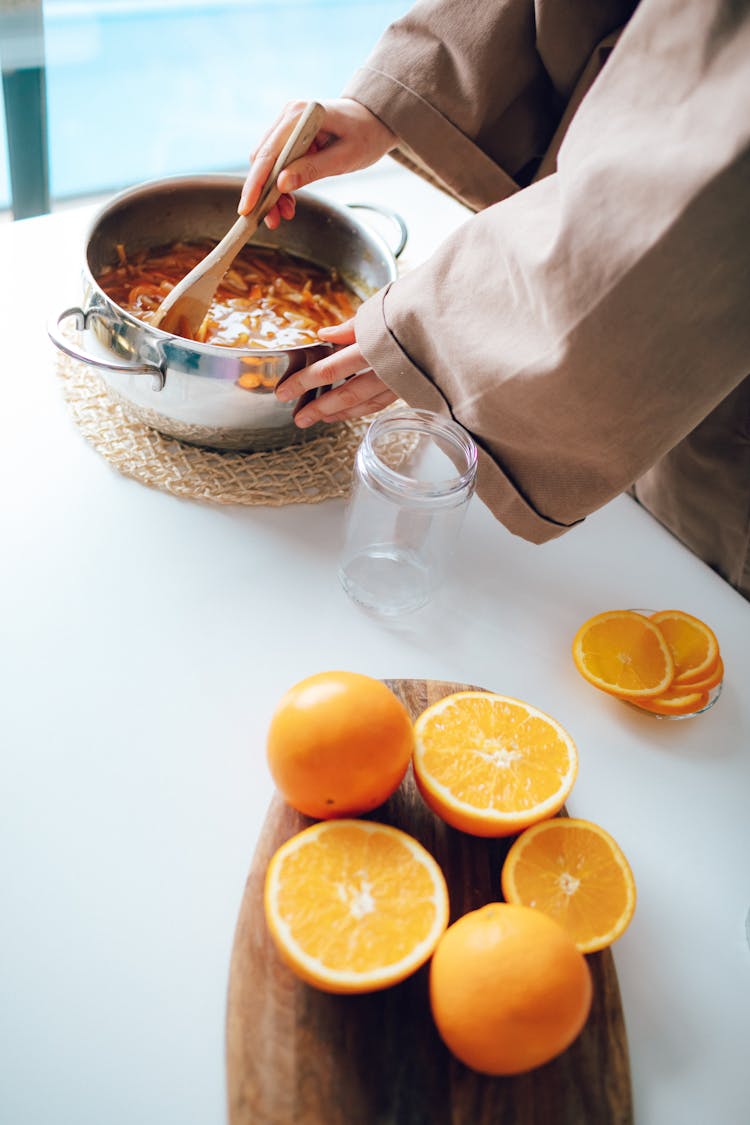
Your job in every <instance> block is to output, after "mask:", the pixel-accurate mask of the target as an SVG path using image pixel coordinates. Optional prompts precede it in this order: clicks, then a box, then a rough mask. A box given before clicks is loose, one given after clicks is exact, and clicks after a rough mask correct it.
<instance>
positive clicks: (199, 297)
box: [150, 102, 325, 336]
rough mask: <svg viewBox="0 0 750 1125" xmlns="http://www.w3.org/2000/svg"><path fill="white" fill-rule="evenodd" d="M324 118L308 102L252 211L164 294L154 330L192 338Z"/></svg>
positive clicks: (320, 108) (318, 108) (153, 320)
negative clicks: (282, 175) (283, 179)
mask: <svg viewBox="0 0 750 1125" xmlns="http://www.w3.org/2000/svg"><path fill="white" fill-rule="evenodd" d="M324 117H325V110H324V108H323V106H322V105H320V104H319V103H318V102H310V103H309V105H307V106H306V107H305V110H304V112H303V114H302V116H301V117H300V119H299V121H298V122H297V124H296V125H295V127H294V129H293V130H292V131H291V133H290V135H289V137H288V138H287V140H286V142H285V144H284V147H283V148H282V150H281V152H280V153H279V155H278V156H277V158H276V162H275V164H274V166H273V168H272V169H271V173H270V175H269V176H268V179H267V180H266V182H265V184H264V185H263V188H262V189H261V193H260V197H259V198H258V202H257V203H256V204H255V206H254V207H253V209H252V211H250V213H249V214H247V215H240V216H239V218H238V219H237V221H236V222H235V223H234V225H233V226H232V227H230V229H229V230H228V231H227V233H226V234H225V235H224V237H223V238H222V240H221V242H219V244H218V245H217V246H215V247H214V248H213V250H211V252H210V253H209V254H207V255H206V257H205V258H203V259H202V260H201V261H200V262H198V264H197V265H196V266H194V267H193V269H191V271H190V273H188V274H186V276H185V277H183V279H182V280H181V281H179V282H178V283H177V285H175V287H174V289H172V290H171V292H169V293H168V294H167V296H166V297H165V298H164V300H163V301H162V302H161V304H160V305H159V307H158V309H157V310H156V312H155V313H154V314H153V315H152V317H151V320H150V323H151V324H152V325H153V326H154V327H158V328H162V329H163V330H164V331H165V332H174V331H176V329H177V328H178V327H180V326H181V327H182V328H183V330H184V329H187V330H189V332H190V334H191V335H192V336H195V334H196V332H197V331H198V329H199V328H200V326H201V323H202V321H203V318H204V316H205V315H206V312H207V311H208V307H209V305H210V304H211V301H212V299H213V295H214V293H215V292H216V288H217V286H218V284H219V282H220V281H221V279H222V277H223V276H224V274H225V273H226V272H227V270H228V269H229V267H230V266H231V264H232V262H233V261H234V259H235V258H236V257H237V255H238V254H239V252H240V250H241V249H242V247H243V246H244V245H245V243H246V242H247V241H248V240H249V239H250V238H251V237H252V236H253V234H255V231H256V230H257V229H258V227H259V226H260V224H261V222H262V221H263V219H264V218H265V216H266V215H267V214H268V212H269V211H270V210H271V208H272V207H273V205H274V204H275V203H276V201H277V200H278V198H279V196H280V194H281V193H280V192H279V189H278V187H277V186H276V181H277V179H278V178H279V175H280V173H281V172H282V171H283V169H284V168H286V166H287V164H291V163H292V161H293V160H296V159H297V158H298V157H300V156H303V155H304V154H305V153H306V152H307V150H308V149H309V147H310V145H311V144H312V142H313V140H314V139H315V136H316V134H317V132H318V130H319V129H320V127H321V124H322V122H323V119H324Z"/></svg>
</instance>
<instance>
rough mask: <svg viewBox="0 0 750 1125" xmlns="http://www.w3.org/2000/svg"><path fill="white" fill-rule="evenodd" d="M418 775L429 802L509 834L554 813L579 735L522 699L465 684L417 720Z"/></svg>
mask: <svg viewBox="0 0 750 1125" xmlns="http://www.w3.org/2000/svg"><path fill="white" fill-rule="evenodd" d="M414 734H415V748H414V757H413V761H412V764H413V767H414V776H415V779H416V782H417V786H418V787H419V791H420V792H421V794H422V796H423V797H424V799H425V801H426V803H427V804H428V805H429V806H430V808H431V809H432V810H433V811H434V812H436V813H437V814H438V816H441V817H442V818H443V820H445V821H447V823H448V824H451V825H452V826H453V827H454V828H458V829H460V830H461V831H463V832H468V833H471V834H472V835H475V836H510V835H513V834H514V833H515V832H520V831H521V829H522V828H526V827H527V825H529V824H535V823H536V822H537V821H538V820H541V819H542V818H543V817H547V816H554V814H555V813H556V812H558V811H559V810H560V809H561V808H562V806H563V803H564V802H565V800H566V798H567V796H568V794H569V793H570V791H571V789H572V788H573V783H574V781H575V778H576V773H577V771H578V752H577V750H576V746H575V743H574V742H573V739H572V738H571V737H570V735H569V734H568V733H567V731H565V730H564V729H563V728H562V727H561V726H560V724H559V723H558V722H556V720H555V719H552V718H550V716H549V715H545V714H544V712H542V711H539V710H537V708H536V707H532V706H530V705H529V704H528V703H524V702H522V701H521V700H519V699H511V698H509V697H508V696H505V695H496V694H493V693H492V692H482V691H464V692H457V693H455V694H453V695H449V696H446V697H445V698H444V699H441V700H439V701H438V702H437V703H433V704H432V706H430V707H428V708H427V709H426V710H425V711H423V712H422V714H421V715H420V716H419V717H418V718H417V720H416V722H415V724H414Z"/></svg>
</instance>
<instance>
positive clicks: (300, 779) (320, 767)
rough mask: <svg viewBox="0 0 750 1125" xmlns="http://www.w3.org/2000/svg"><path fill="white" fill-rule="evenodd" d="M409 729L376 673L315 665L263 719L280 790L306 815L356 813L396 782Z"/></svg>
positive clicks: (408, 746) (410, 739) (407, 751)
mask: <svg viewBox="0 0 750 1125" xmlns="http://www.w3.org/2000/svg"><path fill="white" fill-rule="evenodd" d="M413 744H414V734H413V727H412V722H411V718H410V716H409V713H408V711H407V710H406V708H405V707H404V705H403V703H401V701H400V700H399V699H397V698H396V696H395V695H394V694H393V692H392V691H391V690H390V688H388V687H387V686H386V685H385V684H384V683H383V682H382V681H381V680H375V679H372V678H371V677H370V676H363V675H361V674H360V673H358V672H319V673H318V674H317V675H314V676H309V677H308V678H307V679H305V680H301V681H300V682H299V683H298V684H295V685H294V687H292V688H290V689H289V691H287V692H286V694H285V695H284V696H282V698H281V700H280V701H279V704H278V706H277V707H276V710H275V712H274V714H273V716H272V718H271V723H270V726H269V730H268V737H267V743H266V750H267V756H268V765H269V769H270V771H271V776H272V777H273V780H274V781H275V783H276V785H277V787H278V789H279V791H280V792H281V794H282V796H283V797H284V798H285V800H286V801H288V803H289V804H290V805H292V806H293V807H294V808H295V809H297V810H298V811H299V812H301V813H304V814H305V815H306V816H312V817H317V818H319V819H321V820H327V819H329V818H331V817H340V816H357V815H358V814H359V813H364V812H369V811H370V810H371V809H375V808H377V807H378V805H382V803H383V801H385V800H386V799H387V798H388V797H390V795H391V793H394V792H395V790H396V789H398V787H399V785H400V784H401V781H402V779H403V777H404V774H405V773H406V770H407V768H408V766H409V761H410V759H411V752H412V747H413Z"/></svg>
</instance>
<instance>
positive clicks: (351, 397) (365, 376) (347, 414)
mask: <svg viewBox="0 0 750 1125" xmlns="http://www.w3.org/2000/svg"><path fill="white" fill-rule="evenodd" d="M396 397H397V396H396V395H395V394H394V392H393V391H391V389H390V388H389V387H386V386H385V384H384V383H383V382H382V381H381V380H380V379H379V378H378V376H377V375H376V374H375V372H374V371H366V372H363V373H362V374H361V375H355V376H354V377H353V378H352V379H349V380H348V381H347V382H346V383H345V384H344V385H343V386H340V387H334V388H333V389H332V390H330V391H326V392H325V394H322V395H320V397H319V398H316V399H315V400H314V401H313V402H310V403H307V404H306V405H305V406H304V407H302V409H301V410H299V411H298V412H297V414H296V415H295V418H294V421H295V424H296V425H297V426H299V427H300V428H301V429H306V428H307V427H308V426H312V425H313V424H314V423H315V422H339V421H341V420H342V419H345V418H359V417H361V416H362V415H363V414H373V413H374V412H375V411H376V410H381V409H382V408H383V407H384V406H389V405H390V404H391V403H392V402H395V401H396Z"/></svg>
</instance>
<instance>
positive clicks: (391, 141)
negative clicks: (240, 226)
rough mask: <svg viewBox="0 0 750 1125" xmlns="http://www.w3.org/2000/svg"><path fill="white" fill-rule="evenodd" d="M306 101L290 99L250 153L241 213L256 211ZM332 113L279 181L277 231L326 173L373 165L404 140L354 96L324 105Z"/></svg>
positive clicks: (272, 218)
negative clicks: (303, 191)
mask: <svg viewBox="0 0 750 1125" xmlns="http://www.w3.org/2000/svg"><path fill="white" fill-rule="evenodd" d="M305 104H306V103H305V102H300V101H295V102H289V103H288V104H287V105H286V106H285V107H284V109H283V110H282V112H281V114H280V115H279V117H278V118H277V119H276V121H275V122H274V123H273V125H272V126H271V127H270V129H268V131H267V132H266V134H265V136H264V137H263V138H262V140H261V141H260V143H259V144H258V146H257V148H256V149H255V151H254V152H252V153H251V154H250V171H249V172H248V175H247V179H246V180H245V183H244V186H243V188H242V194H241V196H240V203H239V207H238V208H237V210H238V212H239V214H240V215H247V214H249V212H250V211H252V209H253V207H254V206H255V203H256V202H257V200H258V197H259V195H260V192H261V188H262V187H263V185H264V183H265V182H266V180H267V179H268V176H269V174H270V172H271V169H272V168H273V165H274V162H275V160H276V157H277V156H278V155H279V153H280V152H281V149H282V148H283V147H284V141H285V139H286V137H287V136H288V135H289V133H290V132H291V130H292V129H293V128H294V125H295V124H296V122H297V120H298V119H299V117H300V116H301V114H302V111H303V110H304V108H305ZM322 105H323V107H324V109H325V111H326V115H325V120H324V122H323V126H322V128H321V129H320V130H319V131H318V134H317V136H316V138H315V140H314V141H313V143H312V144H311V146H310V148H309V149H308V151H307V152H306V154H305V155H304V156H301V157H300V158H299V159H298V160H295V161H293V162H292V163H291V164H289V165H288V166H287V167H286V168H285V169H284V170H283V172H281V173H280V175H279V178H278V180H277V181H276V183H277V187H278V188H279V191H280V192H281V193H282V194H281V197H280V199H279V201H278V203H276V205H275V206H274V207H272V208H271V210H270V211H269V212H268V214H267V215H266V218H265V223H266V226H268V227H269V228H270V229H271V230H274V229H275V228H276V227H277V226H278V225H279V223H280V222H281V220H282V219H291V218H293V217H294V210H295V204H294V196H293V195H292V194H291V193H292V192H294V191H296V190H297V188H301V187H304V186H305V185H306V184H311V183H313V181H314V180H321V179H323V178H324V177H326V176H340V175H342V174H343V173H344V172H356V171H359V169H361V168H369V167H370V165H371V164H375V163H376V162H377V161H378V160H380V158H381V157H382V156H385V154H386V153H387V152H390V150H391V149H392V148H395V146H396V144H397V141H398V138H397V137H396V135H395V134H394V133H392V132H391V130H390V129H389V128H388V127H387V126H386V125H384V124H383V122H382V121H381V120H380V119H379V118H377V117H376V116H375V114H374V113H371V112H370V110H369V109H365V107H364V106H363V105H360V103H359V102H355V101H354V100H353V99H352V98H337V99H335V100H334V101H329V102H323V103H322Z"/></svg>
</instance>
